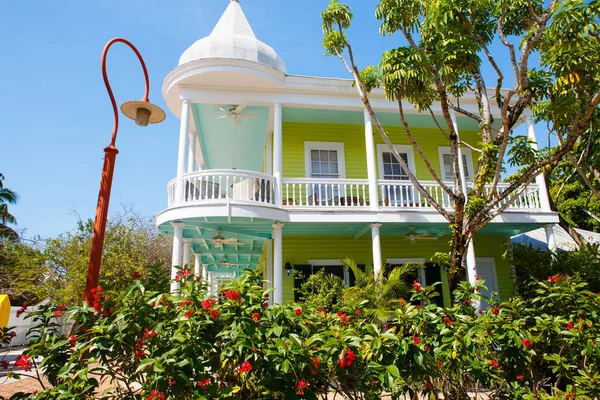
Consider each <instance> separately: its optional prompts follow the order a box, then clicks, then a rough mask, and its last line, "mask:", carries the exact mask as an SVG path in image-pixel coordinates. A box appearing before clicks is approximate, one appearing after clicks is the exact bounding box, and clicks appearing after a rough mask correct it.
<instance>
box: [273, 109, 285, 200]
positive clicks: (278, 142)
mask: <svg viewBox="0 0 600 400" xmlns="http://www.w3.org/2000/svg"><path fill="white" fill-rule="evenodd" d="M273 131H274V132H273V176H274V177H275V205H276V206H277V207H281V206H282V203H283V202H282V200H283V199H282V198H281V195H282V192H283V191H282V190H281V188H282V182H281V178H282V169H283V167H282V165H283V161H282V160H283V154H282V151H283V150H282V140H283V116H282V110H281V104H279V103H277V104H275V113H274V129H273Z"/></svg>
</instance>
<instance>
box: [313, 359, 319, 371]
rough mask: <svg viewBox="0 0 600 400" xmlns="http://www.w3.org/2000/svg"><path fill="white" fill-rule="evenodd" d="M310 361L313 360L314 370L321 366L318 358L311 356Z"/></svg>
mask: <svg viewBox="0 0 600 400" xmlns="http://www.w3.org/2000/svg"><path fill="white" fill-rule="evenodd" d="M312 362H313V367H315V370H318V369H319V367H320V366H321V362H320V361H319V358H318V357H313V359H312Z"/></svg>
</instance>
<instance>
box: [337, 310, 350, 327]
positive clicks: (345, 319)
mask: <svg viewBox="0 0 600 400" xmlns="http://www.w3.org/2000/svg"><path fill="white" fill-rule="evenodd" d="M337 316H338V318H339V319H340V321H342V325H344V324H347V323H348V316H347V315H346V314H344V313H343V312H341V311H338V313H337Z"/></svg>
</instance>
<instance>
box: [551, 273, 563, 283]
mask: <svg viewBox="0 0 600 400" xmlns="http://www.w3.org/2000/svg"><path fill="white" fill-rule="evenodd" d="M561 279H562V278H561V276H560V275H552V276H549V277H548V283H550V282H558V281H560V280H561Z"/></svg>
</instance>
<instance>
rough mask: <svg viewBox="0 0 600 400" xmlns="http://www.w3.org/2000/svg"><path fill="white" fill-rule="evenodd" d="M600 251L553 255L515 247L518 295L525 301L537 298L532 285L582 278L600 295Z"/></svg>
mask: <svg viewBox="0 0 600 400" xmlns="http://www.w3.org/2000/svg"><path fill="white" fill-rule="evenodd" d="M598 251H599V249H598V246H591V247H589V248H587V247H586V248H582V249H581V250H578V251H573V252H562V251H561V252H558V253H553V252H551V251H549V250H547V251H540V250H537V249H535V248H533V247H532V246H531V245H529V246H526V245H524V244H521V243H514V244H513V245H512V246H511V248H510V252H509V255H510V259H511V263H512V264H513V265H514V266H515V272H516V285H517V288H518V291H519V295H520V296H522V297H524V298H526V299H531V298H533V297H535V292H534V291H533V289H532V283H533V282H537V281H543V280H546V279H547V277H549V276H557V275H572V276H579V277H580V278H581V280H582V281H583V282H586V283H587V284H588V287H589V289H590V290H591V291H592V292H600V259H599V258H598Z"/></svg>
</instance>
